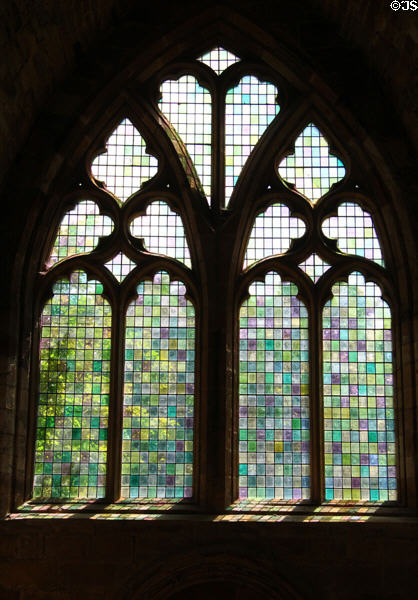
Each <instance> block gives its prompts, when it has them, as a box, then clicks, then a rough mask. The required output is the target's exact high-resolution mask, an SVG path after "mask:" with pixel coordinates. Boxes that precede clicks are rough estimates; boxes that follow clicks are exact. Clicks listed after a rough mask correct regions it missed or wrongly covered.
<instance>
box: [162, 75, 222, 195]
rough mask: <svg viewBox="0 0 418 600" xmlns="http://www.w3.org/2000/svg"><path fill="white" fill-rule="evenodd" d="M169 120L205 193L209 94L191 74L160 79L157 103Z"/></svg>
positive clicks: (208, 181) (208, 167) (207, 185)
mask: <svg viewBox="0 0 418 600" xmlns="http://www.w3.org/2000/svg"><path fill="white" fill-rule="evenodd" d="M159 107H160V110H161V112H163V113H164V114H165V115H166V117H167V118H168V120H169V121H170V122H171V124H172V125H173V127H174V128H175V130H176V131H177V133H178V134H179V136H180V138H181V139H182V140H183V142H184V143H185V145H186V148H187V151H188V153H189V154H190V157H191V158H192V160H193V164H194V166H195V169H196V171H197V174H198V175H199V178H200V181H201V183H202V185H203V189H204V190H205V193H206V196H207V197H208V198H210V194H211V172H212V98H211V95H210V92H209V91H208V90H207V89H205V88H204V87H202V86H201V85H199V83H198V81H197V79H196V78H195V77H193V76H192V75H184V76H183V77H180V78H179V79H177V80H168V81H164V83H163V84H162V86H161V101H160V104H159Z"/></svg>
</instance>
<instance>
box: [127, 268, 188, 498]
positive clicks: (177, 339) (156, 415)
mask: <svg viewBox="0 0 418 600" xmlns="http://www.w3.org/2000/svg"><path fill="white" fill-rule="evenodd" d="M185 291H186V290H185V287H184V285H182V284H181V283H179V282H170V278H169V276H168V274H167V273H164V272H161V273H157V275H155V277H154V280H153V282H149V281H145V282H142V283H141V284H139V286H138V297H137V299H136V300H135V301H134V302H133V303H132V304H131V305H130V306H129V308H128V312H127V316H126V343H125V393H124V408H123V432H122V439H123V441H122V496H123V497H127V498H138V497H140V498H178V499H179V498H180V499H181V498H190V497H191V496H192V493H193V425H194V370H195V312H194V308H193V305H192V304H191V302H190V301H189V300H187V299H186V298H185Z"/></svg>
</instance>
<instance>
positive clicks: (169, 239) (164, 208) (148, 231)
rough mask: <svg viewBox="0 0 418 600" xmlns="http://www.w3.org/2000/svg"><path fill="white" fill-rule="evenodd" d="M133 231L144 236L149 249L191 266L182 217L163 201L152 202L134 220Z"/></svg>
mask: <svg viewBox="0 0 418 600" xmlns="http://www.w3.org/2000/svg"><path fill="white" fill-rule="evenodd" d="M131 233H132V235H133V236H134V237H137V238H142V239H143V240H144V244H145V247H146V249H147V250H149V251H150V252H155V253H157V254H166V255H167V256H171V257H173V258H175V259H177V260H180V261H181V262H183V263H184V264H185V265H187V266H188V267H191V261H190V252H189V247H188V245H187V241H186V236H185V235H184V227H183V223H182V220H181V217H180V216H179V215H177V214H176V213H175V212H173V211H172V210H171V209H170V207H169V206H168V204H166V203H165V202H162V201H156V202H151V204H150V205H149V206H148V208H147V211H146V214H145V215H143V216H141V217H137V218H136V219H134V220H133V221H132V224H131Z"/></svg>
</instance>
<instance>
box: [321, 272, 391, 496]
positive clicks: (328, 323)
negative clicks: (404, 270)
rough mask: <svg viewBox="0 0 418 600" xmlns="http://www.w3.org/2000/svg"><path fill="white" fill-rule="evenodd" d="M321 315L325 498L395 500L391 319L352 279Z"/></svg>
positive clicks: (376, 292)
mask: <svg viewBox="0 0 418 600" xmlns="http://www.w3.org/2000/svg"><path fill="white" fill-rule="evenodd" d="M332 293H333V297H332V299H331V300H329V301H328V302H327V303H326V305H325V308H324V313H323V354H324V375H323V377H324V384H323V385H324V444H325V498H326V499H327V500H333V499H343V500H370V501H382V500H396V498H397V492H396V449H395V419H394V407H393V374H392V331H391V313H390V309H389V306H388V305H387V303H386V302H385V301H384V300H382V297H381V291H380V289H379V287H378V286H377V285H376V284H375V283H372V282H368V283H366V282H365V280H364V277H363V276H362V275H361V274H360V273H352V274H351V275H350V277H349V279H348V283H338V284H336V285H335V286H334V287H333V289H332Z"/></svg>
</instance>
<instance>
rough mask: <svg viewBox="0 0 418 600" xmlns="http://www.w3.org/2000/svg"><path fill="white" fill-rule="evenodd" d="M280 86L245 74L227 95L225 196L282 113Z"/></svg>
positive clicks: (227, 195)
mask: <svg viewBox="0 0 418 600" xmlns="http://www.w3.org/2000/svg"><path fill="white" fill-rule="evenodd" d="M276 98H277V88H276V87H275V86H274V85H272V84H271V83H267V82H262V81H259V80H258V79H257V78H256V77H253V76H251V75H246V76H245V77H243V78H242V79H241V81H240V83H239V84H238V85H237V86H236V87H235V88H232V89H230V90H229V91H228V92H227V94H226V98H225V200H226V202H228V200H229V198H230V197H231V194H232V191H233V189H234V186H235V184H236V182H237V180H238V177H239V175H240V173H241V170H242V168H243V166H244V164H245V162H246V160H247V158H248V157H249V155H250V153H251V151H252V149H253V148H254V146H255V145H256V144H257V142H258V140H259V139H260V137H261V136H262V135H263V133H264V131H265V130H266V129H267V127H268V126H269V125H270V123H271V122H272V121H273V119H274V117H275V116H276V115H277V114H278V113H279V110H280V107H279V105H278V104H277V102H276Z"/></svg>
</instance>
